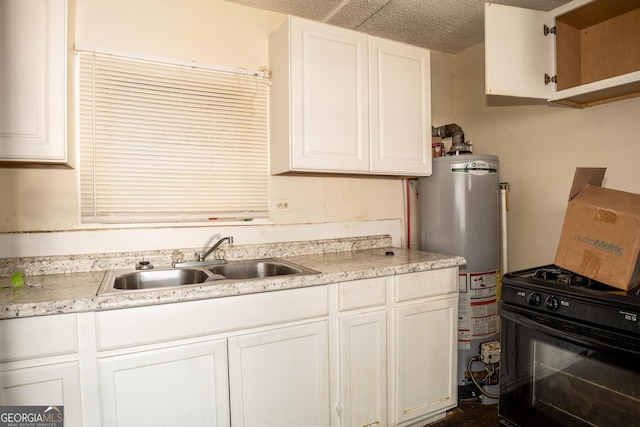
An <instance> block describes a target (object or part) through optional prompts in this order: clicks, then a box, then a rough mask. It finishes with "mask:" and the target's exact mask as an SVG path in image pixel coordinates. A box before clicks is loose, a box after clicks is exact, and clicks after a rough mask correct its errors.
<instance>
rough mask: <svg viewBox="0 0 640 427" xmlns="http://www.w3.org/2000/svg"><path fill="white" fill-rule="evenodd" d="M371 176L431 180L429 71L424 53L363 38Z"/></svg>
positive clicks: (379, 39) (386, 41)
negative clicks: (366, 56) (366, 51)
mask: <svg viewBox="0 0 640 427" xmlns="http://www.w3.org/2000/svg"><path fill="white" fill-rule="evenodd" d="M369 63H370V67H369V87H370V94H371V99H370V123H371V172H374V173H391V174H398V175H414V176H427V175H431V68H430V53H429V51H428V50H426V49H421V48H418V47H415V46H410V45H406V44H404V43H398V42H394V41H390V40H385V39H381V38H378V37H369Z"/></svg>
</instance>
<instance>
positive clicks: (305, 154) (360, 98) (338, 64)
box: [290, 18, 369, 172]
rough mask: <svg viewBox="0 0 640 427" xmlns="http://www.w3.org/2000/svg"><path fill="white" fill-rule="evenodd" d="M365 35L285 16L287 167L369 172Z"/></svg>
mask: <svg viewBox="0 0 640 427" xmlns="http://www.w3.org/2000/svg"><path fill="white" fill-rule="evenodd" d="M366 46H367V36H366V35H365V34H363V33H358V32H355V31H349V30H345V29H342V28H337V27H333V26H330V25H325V24H320V23H317V22H313V21H307V20H302V19H296V18H291V103H292V105H291V108H290V114H291V116H292V117H291V139H292V140H291V146H290V149H291V157H292V166H293V169H302V170H317V171H346V172H349V171H351V172H366V171H368V170H369V123H368V115H367V112H368V88H367V47H366Z"/></svg>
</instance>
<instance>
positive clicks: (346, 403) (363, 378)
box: [338, 310, 387, 426]
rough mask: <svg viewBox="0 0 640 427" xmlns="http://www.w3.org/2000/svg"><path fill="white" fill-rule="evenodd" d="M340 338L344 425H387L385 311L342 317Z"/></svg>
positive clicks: (342, 418)
mask: <svg viewBox="0 0 640 427" xmlns="http://www.w3.org/2000/svg"><path fill="white" fill-rule="evenodd" d="M339 335H340V355H339V357H338V360H339V361H340V379H341V381H340V413H341V414H340V415H341V425H343V426H375V425H379V426H381V425H385V422H386V419H387V399H386V394H387V342H386V337H387V315H386V311H385V310H377V311H373V312H369V313H364V314H356V315H350V316H345V317H342V318H340V322H339Z"/></svg>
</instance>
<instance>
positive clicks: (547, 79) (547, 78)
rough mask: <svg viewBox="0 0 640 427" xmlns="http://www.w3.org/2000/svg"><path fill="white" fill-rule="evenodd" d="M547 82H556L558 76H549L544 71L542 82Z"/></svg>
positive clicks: (546, 83)
mask: <svg viewBox="0 0 640 427" xmlns="http://www.w3.org/2000/svg"><path fill="white" fill-rule="evenodd" d="M549 83H558V76H557V75H556V76H550V75H549V74H547V73H544V84H545V85H548V84H549Z"/></svg>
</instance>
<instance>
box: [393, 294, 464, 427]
mask: <svg viewBox="0 0 640 427" xmlns="http://www.w3.org/2000/svg"><path fill="white" fill-rule="evenodd" d="M394 322H395V326H394V329H395V330H394V336H395V338H394V341H395V342H394V344H393V345H394V350H395V361H394V367H393V375H392V378H393V381H395V384H394V385H393V386H392V389H393V390H394V422H395V423H396V424H400V423H403V422H406V421H409V420H412V419H415V418H418V417H427V416H429V415H430V414H433V415H435V414H437V413H443V412H444V411H445V410H447V409H449V408H452V407H454V406H456V404H457V389H456V378H455V375H456V368H457V363H456V360H457V346H456V344H457V298H448V299H444V300H436V301H431V302H421V303H415V304H408V305H404V306H399V307H396V308H395V319H394Z"/></svg>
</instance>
